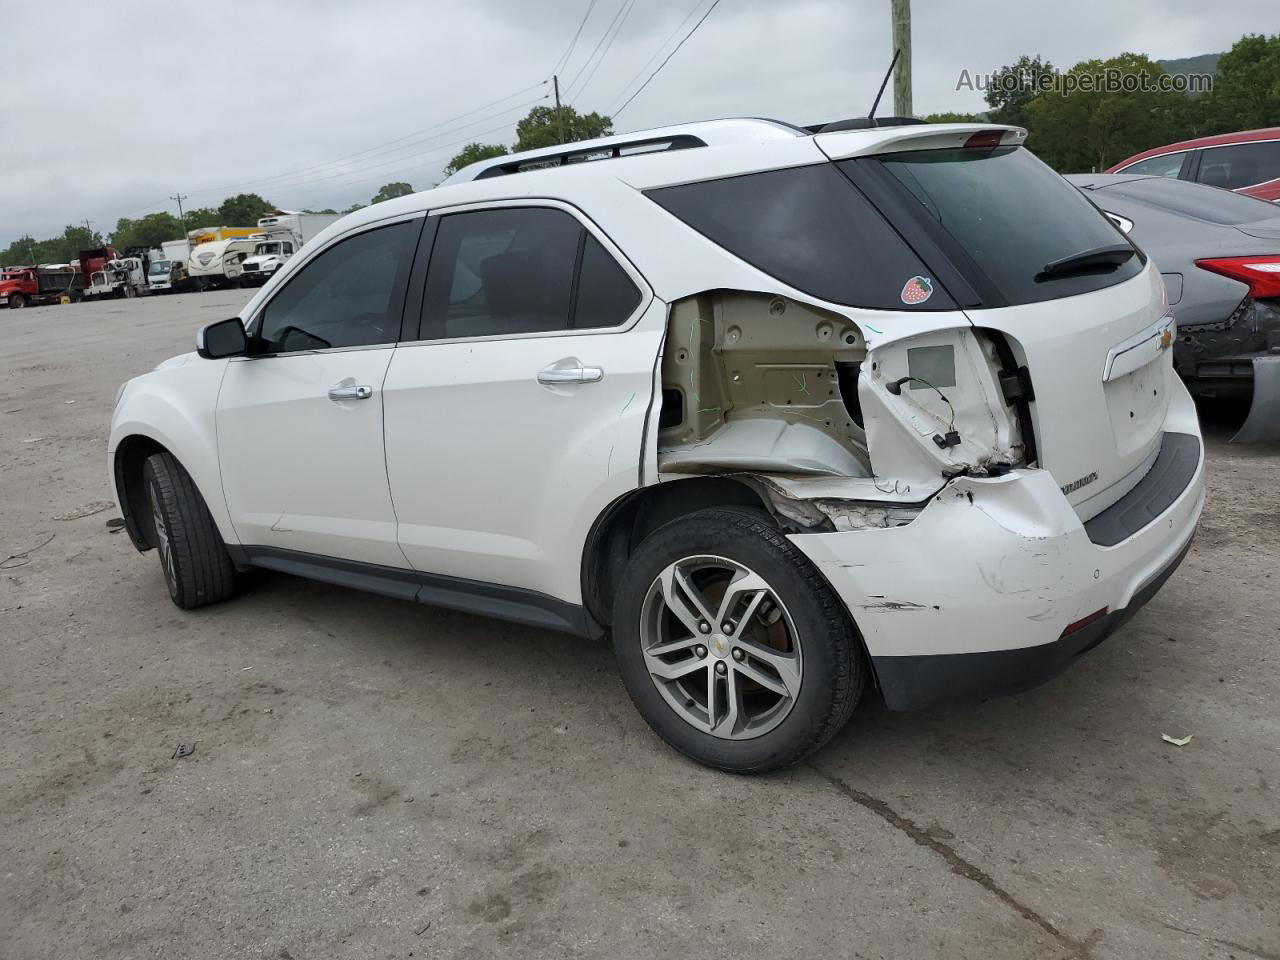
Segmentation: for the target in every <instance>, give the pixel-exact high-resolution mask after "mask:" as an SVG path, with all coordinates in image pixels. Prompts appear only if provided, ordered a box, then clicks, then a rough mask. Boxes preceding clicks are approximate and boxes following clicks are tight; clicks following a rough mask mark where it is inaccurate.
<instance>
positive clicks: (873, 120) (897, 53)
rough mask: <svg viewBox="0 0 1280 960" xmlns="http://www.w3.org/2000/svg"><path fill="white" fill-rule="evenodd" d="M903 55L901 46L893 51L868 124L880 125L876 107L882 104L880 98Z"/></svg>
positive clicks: (871, 125) (872, 125) (868, 115)
mask: <svg viewBox="0 0 1280 960" xmlns="http://www.w3.org/2000/svg"><path fill="white" fill-rule="evenodd" d="M901 55H902V50H901V48H899V49H897V50H894V51H893V59H892V60H890V61H889V69H888V70H886V71H885V74H884V79H883V80H881V81H880V92H879V93H877V94H876V100H875V103H873V104H871V112H870V113H868V114H867V126H869V127H878V126H880V124H878V123H876V108H877V107H878V106H880V98H881V97H883V96H884V88H885V87H887V86H888V85H889V78H890V77H891V76H893V68H894V67H896V66H897V65H898V57H900V56H901Z"/></svg>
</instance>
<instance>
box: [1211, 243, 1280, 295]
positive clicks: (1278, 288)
mask: <svg viewBox="0 0 1280 960" xmlns="http://www.w3.org/2000/svg"><path fill="white" fill-rule="evenodd" d="M1196 266H1197V267H1199V268H1200V269H1202V270H1210V271H1212V272H1213V273H1220V274H1222V275H1223V276H1224V277H1230V278H1231V279H1232V280H1239V281H1240V282H1241V283H1247V284H1248V285H1249V296H1251V297H1253V299H1255V300H1261V299H1265V298H1266V297H1280V256H1274V255H1271V254H1268V255H1266V256H1259V257H1214V258H1213V259H1211V260H1197V261H1196Z"/></svg>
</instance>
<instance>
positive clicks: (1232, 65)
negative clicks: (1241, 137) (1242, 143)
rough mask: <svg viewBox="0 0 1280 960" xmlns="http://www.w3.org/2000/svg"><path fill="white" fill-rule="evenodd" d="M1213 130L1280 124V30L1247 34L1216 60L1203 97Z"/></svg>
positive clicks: (1246, 128) (1223, 131)
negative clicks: (1272, 33)
mask: <svg viewBox="0 0 1280 960" xmlns="http://www.w3.org/2000/svg"><path fill="white" fill-rule="evenodd" d="M1204 99H1205V100H1206V101H1207V108H1208V109H1207V111H1206V113H1207V116H1208V117H1210V118H1212V120H1211V122H1212V124H1213V125H1214V126H1215V127H1216V129H1215V130H1213V131H1212V132H1214V133H1228V132H1232V131H1236V130H1254V129H1257V128H1258V127H1274V126H1280V34H1276V35H1275V36H1271V37H1267V36H1263V35H1262V34H1259V33H1251V34H1246V35H1245V36H1243V37H1241V38H1240V39H1239V40H1237V41H1236V42H1235V45H1234V46H1232V48H1231V49H1230V50H1229V51H1228V52H1227V53H1224V54H1223V55H1222V57H1221V59H1219V60H1218V73H1217V76H1216V77H1214V81H1213V91H1212V92H1211V93H1209V94H1208V95H1207V96H1206V97H1205V98H1204Z"/></svg>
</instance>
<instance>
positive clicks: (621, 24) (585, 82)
mask: <svg viewBox="0 0 1280 960" xmlns="http://www.w3.org/2000/svg"><path fill="white" fill-rule="evenodd" d="M623 6H625V7H626V8H627V9H626V13H624V14H623V15H622V19H621V20H620V21H618V29H617V30H615V31H613V36H612V37H611V38H610V39H609V42H608V43H607V44H605V47H604V51H603V52H602V53H601V54H600V59H599V60H597V61H596V65H595V66H594V67H592V68H591V72H590V73H588V74H587V78H586V79H585V80H583V81H582V86H580V87H579V88H578V92H577V94H576V96H577V97H578V98H579V99H581V98H582V94H583V92H584V91H585V90H586V89H587V87H588V86H589V85H590V83H591V78H592V77H594V76H595V75H596V71H597V70H599V69H600V64H602V63H604V61H605V57H607V56H608V55H609V50H610V48H611V47H612V46H613V42H614V41H615V40H617V39H618V34H620V33H622V28H623V27H624V26H626V24H627V17H629V16H631V11H632V10H634V9H635V6H636V0H628V2H627V3H624V4H623Z"/></svg>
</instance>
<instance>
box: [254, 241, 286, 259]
mask: <svg viewBox="0 0 1280 960" xmlns="http://www.w3.org/2000/svg"><path fill="white" fill-rule="evenodd" d="M279 252H280V244H278V243H260V244H258V245H257V246H256V247H254V248H253V255H254V256H255V257H266V256H272V255H274V254H277V253H279Z"/></svg>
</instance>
